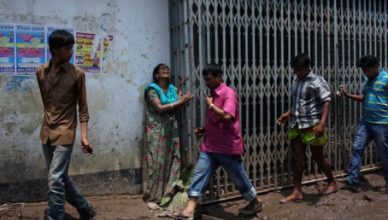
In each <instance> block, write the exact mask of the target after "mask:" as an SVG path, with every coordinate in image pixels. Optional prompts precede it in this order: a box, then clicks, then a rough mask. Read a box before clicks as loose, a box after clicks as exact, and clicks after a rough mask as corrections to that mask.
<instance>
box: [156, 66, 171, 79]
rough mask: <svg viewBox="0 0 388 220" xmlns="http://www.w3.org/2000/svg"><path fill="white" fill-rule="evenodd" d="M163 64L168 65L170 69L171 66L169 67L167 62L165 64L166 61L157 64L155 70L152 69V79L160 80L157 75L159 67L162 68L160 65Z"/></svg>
mask: <svg viewBox="0 0 388 220" xmlns="http://www.w3.org/2000/svg"><path fill="white" fill-rule="evenodd" d="M162 66H165V67H167V68H169V69H170V67H168V66H167V65H166V64H164V63H159V64H158V65H156V66H155V68H154V70H153V71H152V79H153V80H154V82H155V83H157V82H158V79H157V78H156V75H157V74H158V72H159V69H160V67H162ZM170 80H171V79H170Z"/></svg>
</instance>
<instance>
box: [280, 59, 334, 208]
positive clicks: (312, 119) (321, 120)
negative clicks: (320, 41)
mask: <svg viewBox="0 0 388 220" xmlns="http://www.w3.org/2000/svg"><path fill="white" fill-rule="evenodd" d="M310 65H311V63H310V58H309V57H308V55H307V54H300V55H298V56H296V57H295V58H294V59H293V60H292V62H291V66H292V68H293V70H294V74H295V75H296V77H295V80H294V82H293V84H292V94H291V100H292V101H291V109H290V110H289V111H287V112H285V113H283V114H282V115H281V116H280V117H279V118H278V120H277V123H278V124H282V123H285V122H286V121H288V119H289V118H290V117H291V124H290V128H289V130H288V138H289V139H290V140H291V148H292V159H293V163H292V173H293V181H294V189H293V192H292V193H291V195H289V196H287V197H285V198H283V199H282V200H280V203H283V204H284V203H288V202H292V201H296V200H301V199H303V194H302V186H301V185H302V177H303V163H304V159H305V153H306V147H307V145H309V146H310V149H311V154H312V158H313V160H314V161H315V162H316V163H317V164H318V167H319V169H320V170H322V171H323V172H324V173H325V175H326V176H327V182H328V183H327V186H326V187H325V189H323V190H322V192H321V194H323V195H328V194H331V193H334V192H336V191H337V184H336V182H335V180H334V177H333V173H332V171H331V167H330V165H329V163H328V162H327V161H326V160H325V159H324V156H323V148H324V146H325V145H326V142H327V139H328V137H327V134H326V132H325V130H326V123H327V120H328V118H329V112H330V102H331V98H330V94H331V93H330V88H329V85H328V84H327V82H326V81H325V80H324V79H323V78H322V77H320V76H317V75H316V74H314V73H313V72H311V70H310Z"/></svg>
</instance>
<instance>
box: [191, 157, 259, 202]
mask: <svg viewBox="0 0 388 220" xmlns="http://www.w3.org/2000/svg"><path fill="white" fill-rule="evenodd" d="M218 166H222V167H223V168H224V169H225V170H226V172H227V173H228V176H229V177H230V178H231V179H232V182H233V183H234V185H235V186H236V188H237V189H238V190H239V191H240V193H241V194H242V196H243V197H244V199H246V200H247V201H252V200H253V199H255V198H256V190H255V188H254V187H253V186H252V184H251V182H250V181H249V178H248V176H247V174H246V172H245V169H244V164H243V163H242V160H241V157H240V156H230V155H222V154H215V153H208V152H200V154H199V158H198V161H197V164H196V166H195V169H194V171H193V175H192V178H191V186H190V190H189V193H188V195H189V196H190V197H196V198H198V197H201V196H202V193H203V192H204V191H205V189H206V187H207V185H208V183H209V180H210V178H211V177H212V175H213V172H214V170H215V169H216V168H217V167H218Z"/></svg>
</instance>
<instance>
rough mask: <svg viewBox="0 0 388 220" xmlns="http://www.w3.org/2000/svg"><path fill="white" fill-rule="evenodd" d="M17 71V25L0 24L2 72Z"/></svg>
mask: <svg viewBox="0 0 388 220" xmlns="http://www.w3.org/2000/svg"><path fill="white" fill-rule="evenodd" d="M2 73H15V26H14V25H12V24H8V25H7V24H0V74H2Z"/></svg>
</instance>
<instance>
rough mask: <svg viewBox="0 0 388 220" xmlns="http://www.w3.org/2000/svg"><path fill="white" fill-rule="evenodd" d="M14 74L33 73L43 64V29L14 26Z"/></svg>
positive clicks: (33, 26)
mask: <svg viewBox="0 0 388 220" xmlns="http://www.w3.org/2000/svg"><path fill="white" fill-rule="evenodd" d="M15 36H16V72H17V73H21V74H23V73H35V71H36V69H37V68H38V67H39V66H40V65H41V64H43V63H44V62H45V57H46V56H45V28H44V26H35V25H16V34H15Z"/></svg>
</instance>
